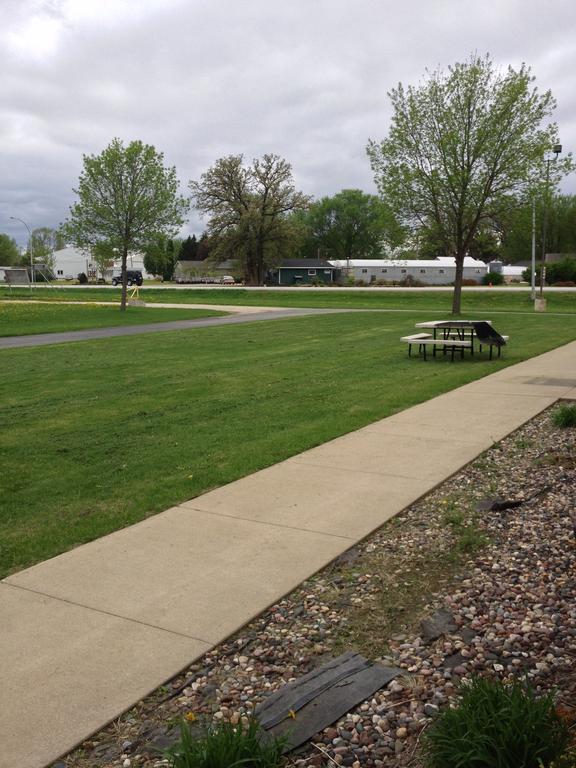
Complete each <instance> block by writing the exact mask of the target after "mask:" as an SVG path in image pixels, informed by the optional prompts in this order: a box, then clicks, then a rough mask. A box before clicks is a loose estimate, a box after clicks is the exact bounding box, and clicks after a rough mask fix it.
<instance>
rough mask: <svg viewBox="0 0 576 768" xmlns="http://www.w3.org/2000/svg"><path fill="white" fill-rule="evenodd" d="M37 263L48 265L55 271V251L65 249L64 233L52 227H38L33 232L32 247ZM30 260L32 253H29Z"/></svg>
mask: <svg viewBox="0 0 576 768" xmlns="http://www.w3.org/2000/svg"><path fill="white" fill-rule="evenodd" d="M29 247H31V248H32V254H33V257H34V261H35V262H39V263H41V264H46V265H47V266H48V267H49V268H50V269H54V263H55V259H54V251H57V250H59V249H60V248H63V247H64V241H63V237H62V233H61V232H59V231H58V230H56V229H52V227H38V228H37V229H33V230H32V240H31V242H30V246H29ZM27 258H28V260H30V253H29V252H28V253H27Z"/></svg>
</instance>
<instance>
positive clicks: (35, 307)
mask: <svg viewBox="0 0 576 768" xmlns="http://www.w3.org/2000/svg"><path fill="white" fill-rule="evenodd" d="M223 314H225V313H223V312H216V311H214V310H211V309H186V308H185V307H182V309H179V308H178V309H160V308H156V309H155V308H152V309H150V308H147V307H132V306H131V307H128V308H127V309H126V311H125V312H121V311H120V309H119V307H116V306H114V307H107V306H102V305H99V304H93V305H87V304H78V305H73V304H61V303H60V304H59V303H57V302H53V303H50V304H34V303H32V302H26V303H24V302H22V303H17V302H11V303H9V302H2V303H0V336H26V335H30V334H34V333H57V332H60V331H80V330H86V329H88V328H117V327H118V326H123V325H142V324H146V323H168V322H170V321H171V320H194V319H196V318H200V317H215V316H219V315H223Z"/></svg>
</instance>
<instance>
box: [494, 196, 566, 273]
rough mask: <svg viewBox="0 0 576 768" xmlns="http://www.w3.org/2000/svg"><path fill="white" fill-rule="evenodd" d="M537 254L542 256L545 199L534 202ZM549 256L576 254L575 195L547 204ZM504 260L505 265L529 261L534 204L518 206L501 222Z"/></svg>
mask: <svg viewBox="0 0 576 768" xmlns="http://www.w3.org/2000/svg"><path fill="white" fill-rule="evenodd" d="M535 202H536V206H535V223H536V253H537V254H538V260H540V255H541V253H542V219H543V213H544V212H543V197H542V196H537V197H536V199H535ZM547 208H548V211H547V217H548V226H547V233H546V250H547V251H548V253H566V254H570V253H576V195H554V196H552V197H551V198H550V200H549V201H547ZM501 232H502V256H503V258H504V259H505V260H506V261H510V262H512V263H514V262H516V261H526V260H528V259H530V257H531V253H532V203H531V202H530V201H527V202H526V203H524V204H523V205H521V206H518V207H517V208H515V209H514V210H513V211H510V212H509V214H508V215H507V216H506V217H505V218H504V219H503V220H502V222H501Z"/></svg>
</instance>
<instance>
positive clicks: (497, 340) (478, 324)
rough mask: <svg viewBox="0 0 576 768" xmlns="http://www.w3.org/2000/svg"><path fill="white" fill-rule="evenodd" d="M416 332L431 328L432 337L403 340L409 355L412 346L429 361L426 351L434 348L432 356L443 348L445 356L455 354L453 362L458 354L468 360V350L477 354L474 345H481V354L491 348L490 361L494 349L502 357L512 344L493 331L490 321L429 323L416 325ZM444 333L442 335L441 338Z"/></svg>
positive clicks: (423, 335)
mask: <svg viewBox="0 0 576 768" xmlns="http://www.w3.org/2000/svg"><path fill="white" fill-rule="evenodd" d="M416 328H430V329H431V330H432V333H414V334H411V335H408V336H402V337H401V339H400V341H402V342H404V343H405V344H408V355H409V356H411V354H412V346H413V345H414V346H415V345H416V344H417V345H418V353H419V354H421V355H422V356H423V358H424V360H426V348H427V347H432V354H433V355H434V356H435V355H436V350H437V348H440V349H441V350H442V351H443V353H444V354H446V353H447V352H450V353H451V359H452V360H454V353H455V352H456V350H458V349H459V350H460V354H461V357H464V350H465V349H469V350H470V354H472V355H473V354H474V343H475V342H477V343H478V347H479V351H480V352H481V351H482V347H483V346H488V347H489V348H490V360H491V359H492V353H493V349H494V347H496V348H497V349H498V357H500V354H501V351H502V347H503V346H505V344H506V342H507V341H508V339H509V337H508V336H501V335H500V334H499V333H498V332H497V331H496V330H495V329H494V328H493V327H492V324H491V322H490V321H489V320H428V321H426V322H423V323H416ZM438 332H441V335H440V336H439V335H438Z"/></svg>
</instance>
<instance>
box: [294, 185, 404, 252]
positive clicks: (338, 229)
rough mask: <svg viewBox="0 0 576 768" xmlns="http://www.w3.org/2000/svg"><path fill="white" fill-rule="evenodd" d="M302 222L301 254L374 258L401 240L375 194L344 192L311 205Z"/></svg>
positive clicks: (394, 221) (388, 214)
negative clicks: (302, 240)
mask: <svg viewBox="0 0 576 768" xmlns="http://www.w3.org/2000/svg"><path fill="white" fill-rule="evenodd" d="M301 220H302V222H303V224H304V225H305V227H306V232H307V234H306V239H305V241H304V244H303V246H302V255H303V256H305V257H307V258H316V257H318V256H323V257H326V256H327V257H329V258H331V259H341V260H346V259H361V258H364V259H376V258H382V255H383V253H384V252H385V251H386V250H390V249H392V248H395V247H397V246H398V245H400V244H401V243H402V241H403V234H404V233H403V231H402V229H401V227H400V225H399V224H398V222H397V221H396V218H395V216H394V214H393V213H392V211H391V209H390V208H389V207H388V206H387V205H386V204H385V203H384V202H383V201H382V200H381V199H380V198H379V197H377V196H376V195H368V194H366V193H365V192H362V191H361V190H360V189H343V190H342V191H341V192H338V194H336V195H333V196H332V197H323V198H322V199H321V200H318V201H317V202H314V203H312V204H311V205H310V208H309V209H308V211H306V212H305V213H304V214H303V215H302V217H301Z"/></svg>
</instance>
